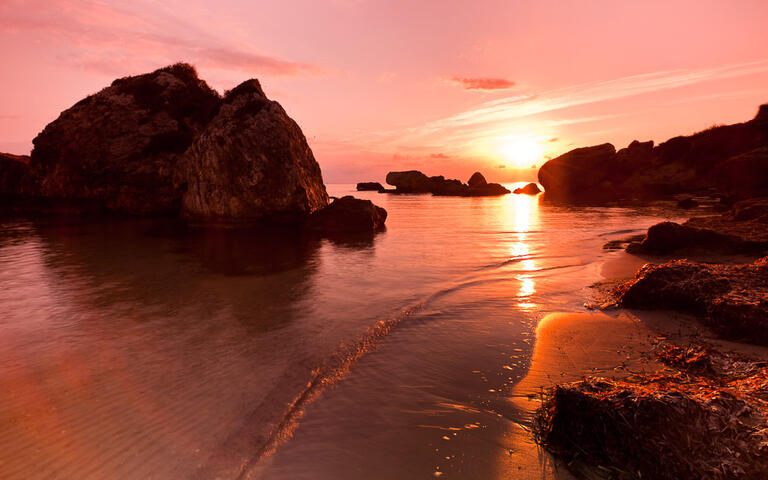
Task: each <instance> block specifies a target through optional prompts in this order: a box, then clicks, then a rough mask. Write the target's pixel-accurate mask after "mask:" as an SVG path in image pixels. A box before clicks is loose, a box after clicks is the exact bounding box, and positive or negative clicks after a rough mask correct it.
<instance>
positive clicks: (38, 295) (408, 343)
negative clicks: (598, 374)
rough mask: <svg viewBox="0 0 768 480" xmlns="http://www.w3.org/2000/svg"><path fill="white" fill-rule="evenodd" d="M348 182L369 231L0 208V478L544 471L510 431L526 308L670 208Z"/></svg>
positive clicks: (530, 338) (561, 290)
mask: <svg viewBox="0 0 768 480" xmlns="http://www.w3.org/2000/svg"><path fill="white" fill-rule="evenodd" d="M351 189H352V186H348V185H331V186H329V193H330V194H332V195H342V194H345V193H350V192H351ZM355 194H356V196H358V197H364V198H371V199H372V200H374V201H375V202H376V203H377V204H379V205H381V206H383V207H385V208H386V209H387V211H388V212H389V217H388V219H387V229H386V231H385V232H383V233H380V234H378V235H376V236H375V237H372V238H356V239H344V240H338V239H337V240H335V241H330V240H313V239H308V238H299V237H296V236H292V235H284V236H282V237H280V238H274V237H273V236H268V235H265V234H260V233H242V232H231V231H230V232H227V231H183V230H179V229H178V228H176V227H174V226H172V225H167V224H164V223H165V222H162V221H153V222H149V221H112V222H108V223H101V224H97V225H94V224H79V225H73V224H71V223H70V224H62V223H60V222H58V223H57V222H53V221H51V220H46V221H39V220H38V221H32V220H19V219H15V220H0V387H1V388H0V425H2V427H0V478H4V479H15V478H19V479H27V478H115V479H117V478H131V479H134V478H264V479H272V478H280V479H283V478H284V479H310V478H323V479H324V478H334V479H335V478H344V479H346V478H350V479H352V478H406V479H408V478H433V477H434V476H440V477H441V478H494V477H496V478H546V477H550V476H552V475H553V474H552V470H551V466H550V465H548V462H549V460H548V459H547V457H546V455H543V454H542V456H541V457H539V459H538V462H539V467H534V468H533V470H531V468H530V467H529V466H526V468H523V465H522V464H521V465H517V463H516V462H518V460H515V456H514V452H515V451H516V450H517V444H516V443H515V442H519V441H520V440H519V439H517V440H516V439H515V438H516V437H513V436H511V434H510V432H511V431H512V430H513V429H514V428H515V427H516V426H517V425H519V424H522V425H525V424H526V420H527V415H526V412H521V411H518V410H516V409H515V408H514V407H513V406H512V404H511V403H510V402H509V399H508V396H507V394H508V392H509V391H510V389H511V387H512V386H513V385H514V384H515V383H516V382H517V381H519V380H520V379H521V378H522V377H524V376H525V373H526V369H527V367H528V365H529V361H530V356H531V353H532V348H533V344H534V342H535V338H534V330H535V327H536V324H537V322H538V321H539V320H540V319H541V318H542V317H543V316H544V315H545V314H547V313H550V312H555V311H579V310H583V303H584V300H585V295H586V294H587V288H586V287H587V286H588V285H589V284H591V283H593V282H595V281H598V280H600V279H601V278H602V274H601V269H602V265H603V263H604V261H605V260H606V259H610V258H611V256H616V255H619V254H618V253H615V252H613V253H611V252H606V251H603V250H602V249H601V246H602V244H603V243H605V242H606V241H607V240H608V239H611V238H617V237H622V236H626V235H629V234H631V233H635V232H636V231H641V230H644V229H645V228H647V227H648V226H649V225H650V224H652V223H654V222H656V221H659V220H660V219H662V218H666V217H671V216H673V213H670V214H666V213H665V212H664V210H661V209H656V210H648V209H646V210H643V211H638V210H634V209H631V208H587V209H573V208H563V207H556V206H551V205H547V204H544V203H541V204H540V203H539V201H538V199H536V198H531V197H527V196H519V195H507V196H504V197H497V198H449V197H432V196H426V195H421V196H394V195H379V194H377V193H374V192H359V193H357V192H356V193H355ZM520 448H521V449H522V446H520ZM526 455H527V454H526ZM537 468H538V470H537Z"/></svg>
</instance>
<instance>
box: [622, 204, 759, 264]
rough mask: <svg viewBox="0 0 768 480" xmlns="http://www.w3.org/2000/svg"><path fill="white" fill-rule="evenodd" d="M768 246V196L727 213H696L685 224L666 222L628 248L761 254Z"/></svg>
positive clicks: (659, 252)
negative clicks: (697, 214) (711, 214)
mask: <svg viewBox="0 0 768 480" xmlns="http://www.w3.org/2000/svg"><path fill="white" fill-rule="evenodd" d="M767 250H768V198H754V199H750V200H743V201H741V202H737V203H736V204H734V205H733V207H732V208H731V210H730V211H729V212H727V213H725V214H723V215H715V216H707V217H694V218H691V219H690V220H688V221H687V222H685V223H683V224H682V225H681V224H678V223H674V222H662V223H659V224H656V225H653V226H652V227H650V228H649V229H648V233H647V234H646V236H645V238H643V239H642V241H640V242H633V243H630V244H629V245H628V246H627V252H629V253H635V254H652V255H662V254H670V253H681V252H682V253H701V252H704V253H737V254H759V253H762V252H765V251H767Z"/></svg>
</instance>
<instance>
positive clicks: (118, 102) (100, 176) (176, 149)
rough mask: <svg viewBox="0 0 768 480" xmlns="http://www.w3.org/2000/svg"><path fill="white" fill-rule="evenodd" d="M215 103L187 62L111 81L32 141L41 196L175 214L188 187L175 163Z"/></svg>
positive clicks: (133, 211) (125, 210)
mask: <svg viewBox="0 0 768 480" xmlns="http://www.w3.org/2000/svg"><path fill="white" fill-rule="evenodd" d="M219 104H220V99H219V95H218V94H217V93H216V92H215V91H214V90H213V89H211V88H210V87H209V86H208V85H207V84H206V83H205V82H204V81H202V80H200V79H199V78H198V76H197V72H196V71H195V69H194V67H192V66H190V65H187V64H176V65H172V66H169V67H165V68H161V69H159V70H156V71H154V72H152V73H148V74H144V75H138V76H134V77H126V78H121V79H118V80H115V81H114V82H112V85H110V86H109V87H107V88H105V89H103V90H101V91H100V92H98V93H96V94H94V95H91V96H89V97H86V98H84V99H83V100H80V101H79V102H77V103H76V104H75V105H74V106H72V107H71V108H69V109H67V110H65V111H64V112H63V113H62V114H61V115H59V117H58V118H57V119H56V120H54V121H53V122H51V123H50V124H48V126H46V127H45V129H44V130H43V131H42V132H41V133H40V134H39V135H38V136H37V137H36V138H35V139H34V141H33V143H34V149H33V150H32V155H31V161H30V167H31V170H32V174H33V175H34V176H35V177H36V181H38V182H39V185H40V192H39V193H40V195H42V196H44V197H49V198H52V199H65V200H78V201H85V202H89V203H92V204H94V205H96V206H98V207H103V208H105V209H107V210H111V211H115V212H121V213H130V214H140V215H154V214H177V213H178V211H179V208H180V206H181V200H182V197H183V195H184V192H185V190H186V179H185V178H184V176H183V175H179V173H180V172H179V169H178V166H179V164H180V163H181V161H182V158H183V155H184V152H185V151H186V150H187V147H189V146H190V145H191V144H192V143H193V141H194V140H195V138H196V137H197V136H198V135H199V134H200V132H201V131H202V130H203V129H204V128H205V127H206V125H207V124H208V122H209V121H210V119H211V118H212V117H213V116H214V115H215V114H216V111H217V109H218V108H219V106H220V105H219Z"/></svg>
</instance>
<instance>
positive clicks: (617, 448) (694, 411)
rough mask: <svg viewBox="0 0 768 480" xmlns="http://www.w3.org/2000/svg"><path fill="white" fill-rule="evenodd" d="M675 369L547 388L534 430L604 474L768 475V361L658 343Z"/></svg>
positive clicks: (575, 463) (582, 465)
mask: <svg viewBox="0 0 768 480" xmlns="http://www.w3.org/2000/svg"><path fill="white" fill-rule="evenodd" d="M656 353H657V355H658V356H659V358H660V359H661V360H662V361H664V362H665V363H667V364H668V365H670V366H673V367H675V368H679V369H680V370H679V371H673V372H672V373H667V372H665V373H661V374H656V375H633V376H632V377H630V378H628V379H625V380H624V381H617V380H610V379H606V378H600V377H590V378H586V379H584V380H581V381H579V382H574V383H569V384H564V385H558V386H555V387H554V388H553V389H551V390H550V392H549V393H548V395H547V396H546V398H545V400H544V402H543V403H542V407H541V408H540V410H539V411H538V413H537V417H536V421H535V423H534V425H535V433H536V436H537V439H538V441H539V442H540V443H542V444H543V445H544V446H545V447H546V448H547V449H549V450H550V451H552V452H553V453H555V454H558V455H560V456H563V457H564V458H565V459H566V460H568V461H569V462H570V465H571V466H572V467H573V468H574V469H575V470H577V471H582V472H583V471H584V470H585V469H587V471H590V472H592V473H593V476H594V474H595V472H596V473H597V474H598V475H599V476H602V477H604V478H620V479H623V478H655V479H688V478H691V479H758V478H760V479H764V478H768V421H767V420H766V416H767V415H768V402H766V399H767V398H768V368H766V366H765V364H763V363H758V362H752V361H750V360H748V359H745V358H743V357H739V356H734V355H731V354H724V353H720V352H717V351H715V350H713V349H711V348H709V347H706V346H692V347H677V346H673V345H665V344H663V345H661V346H660V347H659V348H658V349H657V352H656Z"/></svg>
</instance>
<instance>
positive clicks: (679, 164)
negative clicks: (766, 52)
mask: <svg viewBox="0 0 768 480" xmlns="http://www.w3.org/2000/svg"><path fill="white" fill-rule="evenodd" d="M766 148H768V105H762V106H761V107H760V109H759V111H758V113H757V116H755V118H754V119H752V120H750V121H748V122H745V123H739V124H735V125H727V126H720V127H713V128H710V129H707V130H704V131H702V132H698V133H696V134H693V135H690V136H680V137H675V138H672V139H669V140H667V141H666V142H664V143H661V144H659V145H658V146H656V147H654V146H653V142H638V141H634V142H632V143H631V144H630V145H629V146H628V147H627V148H623V149H621V150H619V151H618V152H616V151H615V149H614V147H613V145H611V144H603V145H598V146H594V147H585V148H578V149H576V150H572V151H570V152H567V153H565V154H563V155H561V156H559V157H557V158H555V159H552V160H550V161H548V162H546V163H545V164H544V165H543V166H542V167H541V169H540V170H539V183H541V185H542V186H543V187H544V190H545V197H546V198H547V199H549V200H555V201H611V200H624V199H641V200H643V199H654V198H661V197H666V196H670V195H672V194H677V193H702V192H711V191H713V190H716V191H719V192H720V193H722V194H725V195H729V196H733V197H736V198H749V197H753V196H756V195H765V194H768V182H766V180H768V167H766Z"/></svg>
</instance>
